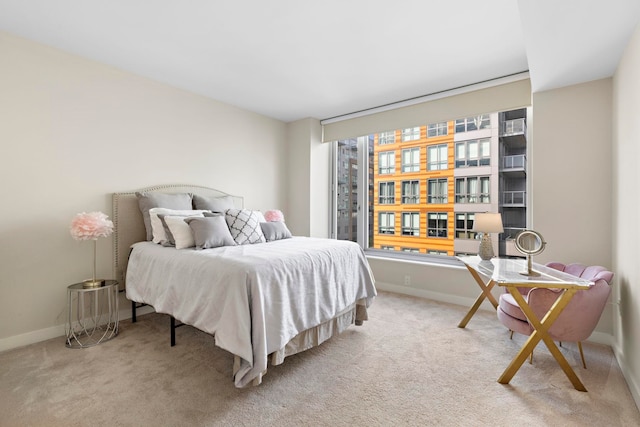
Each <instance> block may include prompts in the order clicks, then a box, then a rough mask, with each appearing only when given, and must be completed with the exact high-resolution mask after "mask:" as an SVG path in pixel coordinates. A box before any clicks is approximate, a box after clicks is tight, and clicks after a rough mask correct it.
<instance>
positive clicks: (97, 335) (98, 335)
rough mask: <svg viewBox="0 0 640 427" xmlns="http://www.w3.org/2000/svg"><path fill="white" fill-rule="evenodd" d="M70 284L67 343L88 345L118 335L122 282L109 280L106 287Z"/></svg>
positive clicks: (90, 345) (75, 345)
mask: <svg viewBox="0 0 640 427" xmlns="http://www.w3.org/2000/svg"><path fill="white" fill-rule="evenodd" d="M85 286H86V284H85V283H82V282H81V283H75V284H73V285H70V286H68V287H67V311H68V319H67V325H66V345H67V347H69V348H85V347H92V346H94V345H98V344H100V343H102V342H105V341H108V340H110V339H111V338H114V337H115V336H116V335H118V281H117V280H105V281H104V282H103V284H102V286H96V287H85Z"/></svg>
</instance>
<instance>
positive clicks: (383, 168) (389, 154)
mask: <svg viewBox="0 0 640 427" xmlns="http://www.w3.org/2000/svg"><path fill="white" fill-rule="evenodd" d="M395 171H396V153H395V152H393V151H384V152H382V153H378V173H380V174H390V173H395Z"/></svg>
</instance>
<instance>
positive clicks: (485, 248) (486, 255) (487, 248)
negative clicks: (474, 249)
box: [478, 233, 494, 261]
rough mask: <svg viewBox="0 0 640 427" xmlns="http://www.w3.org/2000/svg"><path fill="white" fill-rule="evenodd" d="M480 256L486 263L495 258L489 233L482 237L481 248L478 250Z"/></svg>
mask: <svg viewBox="0 0 640 427" xmlns="http://www.w3.org/2000/svg"><path fill="white" fill-rule="evenodd" d="M478 255H479V256H480V259H482V260H484V261H488V260H490V259H491V258H493V257H494V253H493V245H492V244H491V237H490V236H489V233H484V234H483V235H482V240H480V247H479V248H478Z"/></svg>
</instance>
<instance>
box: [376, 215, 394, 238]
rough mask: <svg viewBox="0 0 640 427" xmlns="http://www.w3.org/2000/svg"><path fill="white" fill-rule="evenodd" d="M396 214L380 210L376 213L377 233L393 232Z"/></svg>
mask: <svg viewBox="0 0 640 427" xmlns="http://www.w3.org/2000/svg"><path fill="white" fill-rule="evenodd" d="M395 221H396V216H395V214H394V213H393V212H380V213H379V214H378V233H380V234H395Z"/></svg>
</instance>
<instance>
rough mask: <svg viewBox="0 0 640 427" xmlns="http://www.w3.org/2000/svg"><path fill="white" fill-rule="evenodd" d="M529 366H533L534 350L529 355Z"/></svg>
mask: <svg viewBox="0 0 640 427" xmlns="http://www.w3.org/2000/svg"><path fill="white" fill-rule="evenodd" d="M529 365H533V350H531V354H530V355H529Z"/></svg>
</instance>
